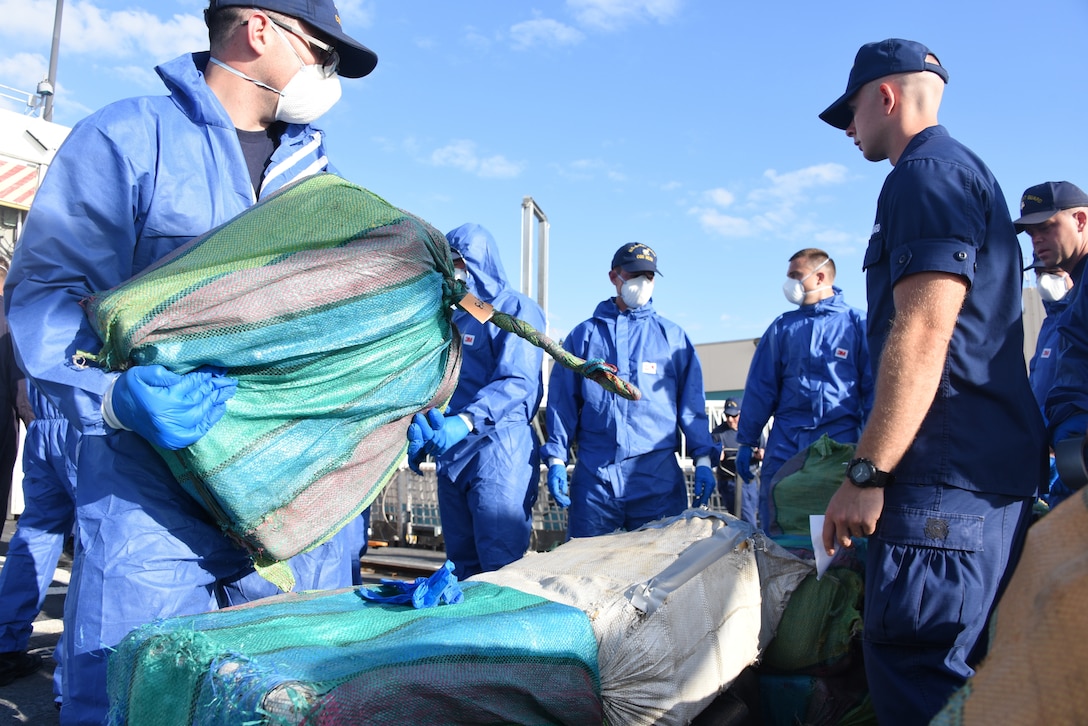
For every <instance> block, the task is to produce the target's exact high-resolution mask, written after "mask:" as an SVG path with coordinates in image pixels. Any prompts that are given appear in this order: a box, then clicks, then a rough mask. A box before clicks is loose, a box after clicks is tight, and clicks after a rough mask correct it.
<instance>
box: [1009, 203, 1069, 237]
mask: <svg viewBox="0 0 1088 726" xmlns="http://www.w3.org/2000/svg"><path fill="white" fill-rule="evenodd" d="M1058 211H1059V210H1057V209H1053V210H1050V211H1044V212H1032V213H1031V214H1025V215H1024V216H1023V217H1021V218H1020V219H1017V220H1015V221H1013V223H1012V226H1013V227H1014V228H1015V229H1016V233H1017V234H1020V233H1021V232H1023V231H1024V228H1025V227H1026V226H1028V225H1029V224H1039V223H1040V222H1045V221H1047V220H1048V219H1050V218H1051V217H1053V216H1054V215H1055V214H1057V213H1058Z"/></svg>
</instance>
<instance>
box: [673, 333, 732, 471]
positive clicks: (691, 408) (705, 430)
mask: <svg viewBox="0 0 1088 726" xmlns="http://www.w3.org/2000/svg"><path fill="white" fill-rule="evenodd" d="M681 353H682V356H683V360H684V361H685V362H686V365H685V366H684V369H683V374H682V377H681V380H680V381H679V384H680V385H679V393H680V400H679V401H678V403H679V408H680V410H679V411H678V413H679V419H680V430H681V431H683V432H684V436H685V437H686V438H687V449H688V453H689V454H690V456H691V458H693V459H697V458H699V457H700V456H709V457H710V458H711V460H712V461H714V462H717V461H718V457H719V454H720V453H721V449H720V447H719V446H718V444H717V443H716V442H715V441H714V439H713V437H711V435H710V419H709V418H708V417H707V415H706V392H705V391H704V390H703V367H702V365H701V364H700V363H699V355H698V354H697V353H696V352H695V346H694V345H692V344H691V340H689V339H688V336H687V335H686V334H685V335H684V349H683V350H682V351H681Z"/></svg>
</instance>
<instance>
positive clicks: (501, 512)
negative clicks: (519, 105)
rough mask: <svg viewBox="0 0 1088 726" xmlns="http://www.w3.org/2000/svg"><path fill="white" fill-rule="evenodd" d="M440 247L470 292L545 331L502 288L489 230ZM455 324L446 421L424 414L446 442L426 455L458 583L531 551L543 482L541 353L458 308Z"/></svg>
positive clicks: (476, 228) (522, 302) (465, 230)
mask: <svg viewBox="0 0 1088 726" xmlns="http://www.w3.org/2000/svg"><path fill="white" fill-rule="evenodd" d="M446 239H447V240H449V243H450V249H451V250H452V252H453V258H454V266H455V269H456V271H457V276H458V277H459V278H460V279H462V280H463V281H464V282H465V284H466V286H467V287H468V290H469V292H470V293H472V294H473V295H475V296H476V297H477V298H479V299H480V300H483V301H484V302H487V303H490V304H491V305H493V306H494V307H495V309H496V310H500V311H502V312H504V313H508V314H509V315H512V316H514V317H516V318H519V319H520V320H523V321H525V322H526V323H528V324H529V325H531V326H533V327H534V328H536V329H537V330H543V329H544V326H545V321H544V312H543V311H542V310H541V309H540V306H539V305H537V304H536V303H535V302H533V301H532V300H530V299H529V298H528V297H526V296H525V295H523V294H521V293H520V292H518V291H517V290H514V289H513V288H511V287H510V286H509V284H508V283H507V281H506V273H505V272H504V271H503V267H502V261H501V260H500V259H499V248H498V244H497V243H496V242H495V238H494V237H493V236H492V235H491V233H490V232H488V231H487V230H486V229H484V228H483V227H481V226H480V225H478V224H464V225H461V226H460V227H458V228H457V229H455V230H453V231H452V232H450V233H449V234H447V235H446ZM453 322H454V325H455V326H456V328H457V331H458V333H459V334H460V336H461V354H462V362H461V376H460V379H459V380H458V383H457V388H456V389H455V390H454V392H453V397H452V398H451V399H450V404H449V407H448V408H447V409H446V411H445V417H444V419H440V418H436V416H437V413H438V412H437V411H432V412H430V413H429V415H430V416H431V417H432V420H433V421H436V422H437V423H438V427H437V428H439V429H440V438H443V439H444V441H443V444H442V445H441V446H439V447H438V448H437V449H435V450H433V451H431V452H430V453H433V454H434V455H435V460H436V462H437V469H438V506H439V510H440V512H441V515H442V536H443V538H444V540H445V544H446V556H447V557H449V559H450V561H451V562H453V564H454V574H455V575H457V577H459V578H462V579H463V578H466V577H469V576H470V575H475V574H476V573H479V572H489V571H491V570H497V569H499V568H500V567H502V566H503V565H506V564H509V563H511V562H513V561H514V560H517V559H520V558H521V557H522V555H524V554H525V551H526V550H527V549H528V548H529V538H530V535H532V531H533V505H534V504H535V503H536V498H537V491H538V488H539V482H540V455H539V453H538V451H537V440H536V435H535V434H534V433H533V428H532V421H533V418H534V417H535V416H536V412H537V409H538V408H539V407H540V399H541V397H542V396H543V389H544V381H543V378H542V373H541V370H542V369H541V366H542V363H543V356H544V353H543V351H542V350H541V349H540V348H538V347H536V346H535V345H532V344H531V343H529V342H527V341H524V340H521V339H520V338H518V336H517V335H514V334H513V333H508V332H506V331H505V330H502V329H501V328H499V327H497V326H495V325H492V324H491V323H482V322H480V321H479V320H477V319H476V318H474V317H472V316H471V315H469V314H468V313H466V312H464V311H463V310H457V311H456V312H455V313H454V315H453ZM417 420H418V419H417ZM421 424H422V421H420V423H417V424H414V425H415V426H419V425H421ZM428 433H430V432H428ZM410 436H411V434H410ZM428 438H429V437H428Z"/></svg>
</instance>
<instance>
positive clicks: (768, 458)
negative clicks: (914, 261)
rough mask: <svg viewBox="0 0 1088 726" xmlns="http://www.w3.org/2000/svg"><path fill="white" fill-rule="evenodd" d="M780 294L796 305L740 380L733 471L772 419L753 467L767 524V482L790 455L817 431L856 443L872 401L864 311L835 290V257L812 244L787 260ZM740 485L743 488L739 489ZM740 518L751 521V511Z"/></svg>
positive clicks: (745, 473) (748, 476)
mask: <svg viewBox="0 0 1088 726" xmlns="http://www.w3.org/2000/svg"><path fill="white" fill-rule="evenodd" d="M783 291H784V293H785V295H786V299H787V300H789V301H790V302H792V303H793V304H794V305H797V306H799V307H798V308H797V309H796V310H790V311H788V312H785V313H783V314H782V315H780V316H778V317H777V318H776V319H775V321H774V322H773V323H771V325H770V327H769V328H767V332H765V333H764V334H763V337H762V338H760V339H759V345H758V346H757V347H756V354H755V356H754V357H753V358H752V363H751V364H750V366H749V367H748V380H747V381H746V382H745V384H744V416H742V417H741V419H740V428H739V429H738V433H737V442H738V443H739V444H740V448H739V450H738V451H737V468H738V471H739V472H740V475H741V477H742V478H743V479H744V480H745V481H746V482H751V481H752V479H753V475H752V473H751V471H750V469H749V466H748V462H749V461H750V460H751V457H752V450H753V449H754V448H757V447H758V446H759V441H760V435H761V434H762V432H763V427H764V426H766V425H767V422H768V421H770V420H771V417H772V416H773V417H774V422H773V425H772V426H771V433H770V435H769V436H768V437H767V448H766V451H765V453H764V454H763V465H762V468H761V469H760V488H759V525H760V526H761V527H763V528H764V529H767V528H768V527H769V526H770V525H771V519H772V517H773V514H772V512H771V481H772V479H773V478H774V475H775V473H776V472H777V471H778V469H779V468H780V467H781V466H782V464H784V463H785V462H786V460H787V459H789V458H790V457H791V456H793V455H794V454H796V453H797V452H799V451H802V450H804V449H806V448H808V447H809V446H810V445H811V444H813V443H815V442H816V440H817V439H819V438H820V437H821V436H823V435H824V434H827V435H828V436H830V437H831V438H832V439H834V440H835V441H838V442H840V443H850V444H853V443H857V440H858V437H859V436H860V435H861V427H862V426H863V425H864V423H865V420H866V418H867V417H868V415H869V409H871V408H872V406H873V374H872V371H871V370H870V365H869V344H868V342H867V341H866V333H865V313H864V312H862V311H861V310H858V309H856V308H852V307H850V306H849V305H847V304H846V301H845V300H844V299H843V295H842V290H840V289H839V288H837V287H835V261H834V260H832V259H831V258H830V257H829V256H828V254H827V253H826V252H824V251H823V250H820V249H816V248H814V247H813V248H807V249H803V250H801V251H799V252H797V253H796V254H794V255H793V256H792V257H790V260H789V269H788V271H787V279H786V284H785V286H784V287H783ZM746 488H747V487H746ZM744 519H745V520H747V521H749V522H751V523H752V524H756V519H755V513H754V512H748V511H747V510H745V512H744Z"/></svg>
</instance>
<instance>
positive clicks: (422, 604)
mask: <svg viewBox="0 0 1088 726" xmlns="http://www.w3.org/2000/svg"><path fill="white" fill-rule="evenodd" d="M358 592H359V595H360V596H362V598H363V599H364V600H373V601H374V602H384V603H392V604H395V605H400V604H408V603H411V605H412V607H414V608H416V609H419V608H431V607H434V606H435V605H441V604H442V603H445V604H446V605H456V604H457V603H459V602H461V601H462V600H463V599H464V598H465V595H464V593H463V592H461V586H460V585H459V584H458V582H457V576H456V575H454V574H453V563H452V562H450V561H449V560H446V564H444V565H443V566H442V567H440V568H438V570H437V571H436V572H435V573H434V574H433V575H431V576H430V577H417V578H416V579H415V582H404V581H403V580H387V579H383V580H382V581H381V584H380V585H379V586H378V590H376V591H375V590H371V589H370V588H366V587H361V588H359V591H358Z"/></svg>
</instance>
